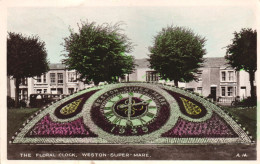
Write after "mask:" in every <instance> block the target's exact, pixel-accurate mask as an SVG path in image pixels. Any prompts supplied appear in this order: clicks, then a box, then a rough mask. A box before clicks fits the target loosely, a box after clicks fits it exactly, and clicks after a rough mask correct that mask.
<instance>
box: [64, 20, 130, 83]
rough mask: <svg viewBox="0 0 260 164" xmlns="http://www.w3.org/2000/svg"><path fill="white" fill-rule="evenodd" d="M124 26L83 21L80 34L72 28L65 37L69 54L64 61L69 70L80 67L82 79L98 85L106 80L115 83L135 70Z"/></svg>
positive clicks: (65, 44)
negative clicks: (123, 31) (123, 30)
mask: <svg viewBox="0 0 260 164" xmlns="http://www.w3.org/2000/svg"><path fill="white" fill-rule="evenodd" d="M120 25H121V23H116V24H115V25H109V24H102V25H96V23H95V22H92V23H89V22H81V24H78V28H79V32H78V33H76V32H74V31H73V30H72V29H70V36H69V37H66V38H65V39H64V40H65V43H64V44H63V45H64V48H65V51H66V52H67V53H66V54H64V56H65V59H64V60H63V63H64V64H65V65H66V66H67V67H68V69H70V70H72V69H75V70H77V71H78V72H79V73H80V75H81V77H80V79H81V80H82V81H84V82H85V83H89V82H91V81H94V84H95V85H97V84H98V83H99V82H102V81H107V82H115V81H117V80H118V78H119V77H123V76H124V75H125V74H130V73H132V71H133V69H134V58H133V56H128V55H126V53H129V52H131V50H132V47H133V46H132V43H131V42H130V41H129V39H128V38H127V37H126V35H124V34H122V33H121V30H122V29H121V28H120Z"/></svg>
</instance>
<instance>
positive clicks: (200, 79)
mask: <svg viewBox="0 0 260 164" xmlns="http://www.w3.org/2000/svg"><path fill="white" fill-rule="evenodd" d="M201 76H202V72H199V73H198V81H202V77H201Z"/></svg>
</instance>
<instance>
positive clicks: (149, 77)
mask: <svg viewBox="0 0 260 164" xmlns="http://www.w3.org/2000/svg"><path fill="white" fill-rule="evenodd" d="M158 80H159V76H158V73H157V72H156V71H146V81H158Z"/></svg>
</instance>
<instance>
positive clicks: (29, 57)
mask: <svg viewBox="0 0 260 164" xmlns="http://www.w3.org/2000/svg"><path fill="white" fill-rule="evenodd" d="M48 64H49V62H48V60H47V52H46V49H45V42H43V41H41V40H40V38H39V37H38V36H23V35H22V34H19V33H13V32H9V33H8V37H7V75H8V76H11V77H12V78H15V87H16V89H15V106H16V107H17V106H18V104H19V99H18V96H19V85H20V83H21V79H22V78H27V77H34V76H39V75H41V74H43V73H45V72H47V71H48V69H49V66H48Z"/></svg>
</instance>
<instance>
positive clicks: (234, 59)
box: [225, 28, 257, 98]
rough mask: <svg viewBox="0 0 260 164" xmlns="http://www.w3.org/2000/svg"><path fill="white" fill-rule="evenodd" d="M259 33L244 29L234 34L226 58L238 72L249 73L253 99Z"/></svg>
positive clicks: (254, 94)
mask: <svg viewBox="0 0 260 164" xmlns="http://www.w3.org/2000/svg"><path fill="white" fill-rule="evenodd" d="M256 36H257V32H256V30H252V29H250V28H243V29H242V30H241V31H240V32H234V38H233V40H232V43H231V44H229V45H228V46H227V51H226V56H225V58H226V59H227V60H228V63H229V64H230V65H231V66H232V67H233V68H235V69H236V70H237V71H240V70H245V71H246V72H248V73H249V80H250V87H251V97H253V98H255V97H256V93H255V89H254V79H255V72H256V70H257V65H256V62H257V55H256V45H257V39H256V38H257V37H256Z"/></svg>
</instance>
